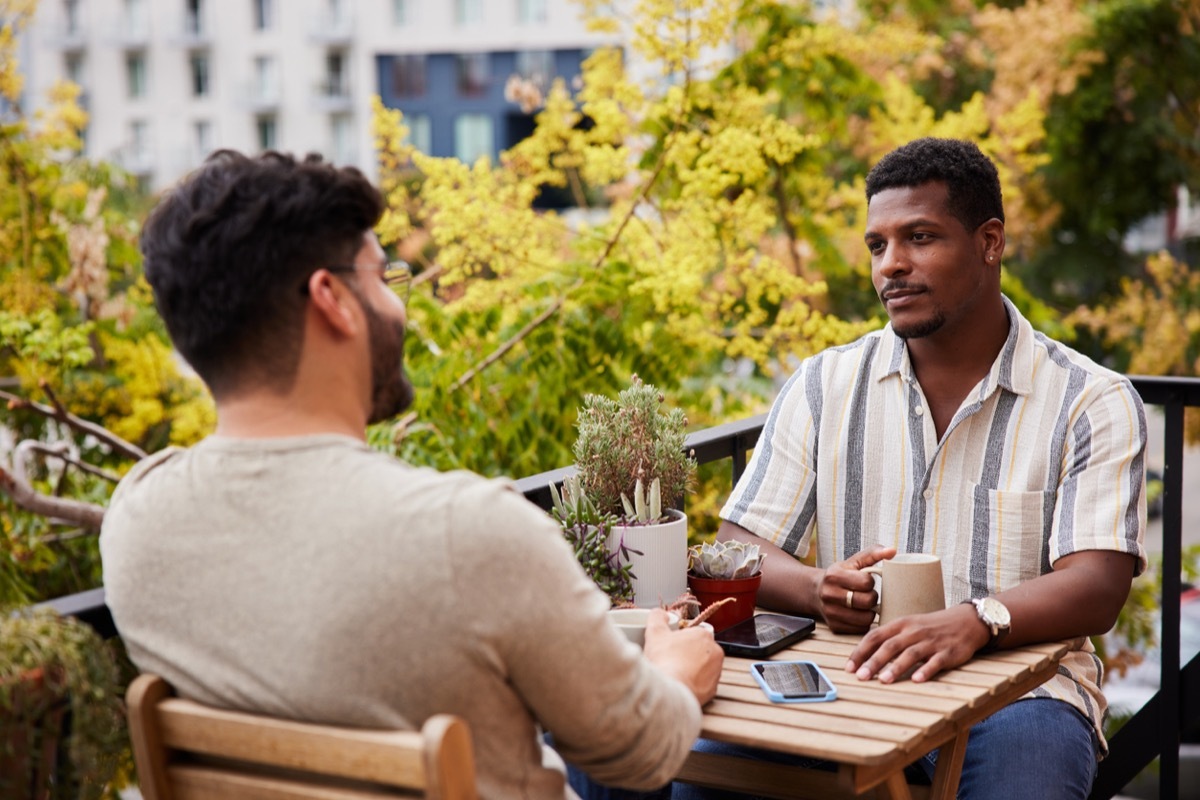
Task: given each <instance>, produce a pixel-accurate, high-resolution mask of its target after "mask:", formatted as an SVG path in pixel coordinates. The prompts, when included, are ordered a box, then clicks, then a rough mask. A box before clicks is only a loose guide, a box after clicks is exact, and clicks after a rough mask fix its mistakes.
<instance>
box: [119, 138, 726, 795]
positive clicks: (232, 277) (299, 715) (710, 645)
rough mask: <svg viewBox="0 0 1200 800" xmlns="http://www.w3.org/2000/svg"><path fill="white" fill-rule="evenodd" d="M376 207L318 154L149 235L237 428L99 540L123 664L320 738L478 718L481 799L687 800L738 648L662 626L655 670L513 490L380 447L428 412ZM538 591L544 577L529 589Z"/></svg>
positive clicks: (183, 454) (201, 192)
mask: <svg viewBox="0 0 1200 800" xmlns="http://www.w3.org/2000/svg"><path fill="white" fill-rule="evenodd" d="M382 212H383V199H382V197H381V196H380V194H379V192H378V191H377V190H376V189H375V188H374V187H373V186H371V184H370V183H369V182H368V181H367V180H366V178H364V177H363V175H362V174H361V173H359V172H358V171H357V170H355V169H353V168H343V169H335V168H334V167H332V166H330V165H328V164H324V163H322V162H321V160H320V158H319V157H316V156H310V157H309V158H308V159H306V160H304V161H303V162H297V161H296V160H294V159H292V158H291V157H289V156H284V155H280V154H277V153H266V154H264V155H262V156H260V157H258V158H254V159H251V158H247V157H245V156H243V155H240V154H238V153H234V152H231V151H222V152H219V153H216V154H214V155H213V156H212V157H211V158H210V159H209V160H208V161H207V162H206V163H205V165H204V166H202V167H201V168H200V169H199V170H198V171H197V172H196V173H195V174H193V175H191V176H189V177H188V178H187V179H185V180H184V181H183V182H182V183H181V184H180V185H179V186H178V187H177V188H175V189H174V190H172V191H171V192H169V193H168V194H167V195H166V197H165V198H164V199H163V200H162V201H161V202H160V203H159V204H158V206H157V207H156V208H155V210H154V211H153V212H152V213H151V215H150V217H149V219H148V220H147V222H146V224H145V227H144V228H143V231H142V237H141V246H142V252H143V254H144V257H145V270H146V277H147V279H148V280H149V282H150V284H151V286H152V287H153V289H154V296H155V301H156V303H157V305H158V309H159V311H160V313H161V314H162V317H163V319H164V320H165V321H166V325H167V329H168V331H169V332H170V335H171V338H172V340H173V341H174V343H175V346H176V348H177V349H178V350H179V352H180V353H181V354H182V355H183V357H184V358H186V359H187V360H188V362H189V363H190V364H191V365H192V366H193V367H194V368H195V369H196V371H197V372H198V373H199V375H200V376H201V378H203V380H204V381H205V383H206V384H207V385H208V387H209V389H210V390H211V391H212V395H213V398H214V399H215V401H216V405H217V412H218V419H219V422H218V425H217V430H216V433H215V434H214V435H213V436H210V437H208V438H207V439H205V440H204V441H202V442H200V443H199V444H197V445H196V446H194V447H192V448H190V449H186V450H185V449H179V448H171V449H168V450H166V451H163V452H161V453H157V454H155V455H153V456H151V457H149V458H147V459H145V460H144V461H142V462H141V463H139V464H138V465H137V466H136V467H135V468H134V469H133V470H131V471H130V473H129V474H128V475H127V476H126V477H125V478H124V480H123V481H122V482H121V485H120V486H119V487H118V489H117V491H116V493H115V494H114V496H113V500H112V504H111V506H110V508H109V510H108V513H107V515H106V518H105V521H104V528H103V531H102V533H101V538H100V547H101V554H102V556H103V560H104V578H105V588H106V591H107V601H108V605H109V607H110V609H111V611H112V614H113V618H114V620H115V622H116V624H117V628H118V629H119V631H120V633H121V635H122V637H123V638H124V641H125V643H126V645H127V647H128V650H129V654H130V656H131V657H132V658H133V660H134V662H135V663H136V664H137V665H138V667H139V668H140V669H142V670H145V671H148V672H155V673H158V674H159V675H162V676H163V677H164V678H166V679H167V680H168V681H169V682H170V683H172V684H173V685H174V686H175V688H176V690H177V691H178V692H179V694H181V695H182V696H184V697H190V698H193V699H196V700H199V701H201V702H204V703H208V704H211V705H216V706H224V707H230V708H238V709H246V710H252V711H259V712H264V713H267V714H270V715H274V716H281V717H289V718H294V719H301V720H312V721H317V722H326V723H341V724H346V725H354V726H364V727H379V728H417V727H419V726H420V725H421V724H422V723H423V722H424V721H425V719H427V718H428V717H429V716H431V715H432V714H435V713H439V712H449V713H453V714H458V715H460V716H462V717H464V718H465V719H466V720H467V722H468V723H469V724H470V727H471V731H472V736H473V739H474V743H475V750H476V761H477V767H478V776H479V790H480V794H481V796H482V797H485V798H513V797H526V798H555V800H562V798H565V797H572V796H573V795H572V794H571V790H570V789H569V788H568V787H567V785H566V778H565V769H564V766H563V762H562V760H561V759H559V758H558V756H557V755H556V754H555V753H554V752H553V751H550V750H548V749H546V748H544V747H543V745H542V736H543V731H546V732H549V733H551V734H553V738H554V741H555V744H556V746H557V749H558V752H559V753H561V754H562V755H563V756H564V757H565V758H567V759H569V760H570V761H571V762H572V763H573V764H575V765H576V766H578V767H579V768H581V769H582V770H584V771H585V772H587V773H588V774H590V775H591V776H592V777H593V778H594V779H595V780H597V781H599V782H602V783H606V784H612V785H618V786H627V787H633V788H637V789H646V788H652V787H655V786H660V785H662V784H664V783H666V782H667V781H668V780H669V779H670V778H671V776H672V775H673V774H675V772H676V771H678V769H679V768H680V766H681V765H682V762H683V759H684V758H685V757H686V755H687V753H688V750H689V748H690V747H691V745H692V743H693V741H694V740H695V737H696V735H697V733H698V732H699V727H700V705H701V704H702V703H704V702H706V701H707V700H709V699H711V698H712V696H713V695H714V693H715V691H716V684H717V679H718V676H719V673H720V667H721V651H720V648H719V647H717V645H716V644H715V643H714V642H713V639H712V634H711V633H709V632H706V631H704V630H701V629H693V630H685V631H678V632H672V631H670V630H669V629H668V628H667V625H666V617H665V615H664V614H663V613H662V612H661V611H659V612H657V614H656V616H655V617H654V619H653V620H652V622H651V625H650V626H649V627H648V628H647V630H646V645H645V650H644V652H643V651H639V650H638V649H637V648H636V647H634V646H633V645H632V644H630V643H629V642H628V641H626V640H625V639H624V637H623V636H622V634H621V633H620V632H619V631H618V630H617V629H616V628H615V627H614V626H613V625H611V624H610V623H609V621H608V619H607V614H606V612H607V609H608V606H609V602H608V598H607V597H606V596H605V595H604V594H603V593H602V592H600V591H599V590H598V589H597V588H596V587H595V586H594V585H593V584H592V583H591V581H590V580H589V579H588V578H587V576H586V575H585V574H584V572H583V570H582V569H581V568H580V567H579V565H578V564H577V563H576V561H575V559H574V556H573V554H572V552H571V549H570V547H569V546H568V545H567V544H566V542H565V541H564V540H563V538H562V535H561V533H560V531H559V529H558V526H557V525H556V524H554V523H553V522H552V521H551V520H550V519H549V517H548V516H547V515H546V514H545V513H543V512H542V511H541V510H540V509H537V508H536V507H534V506H532V505H530V504H529V503H528V502H526V501H525V499H524V498H523V497H521V496H520V495H518V494H517V493H515V492H514V491H512V489H511V486H510V485H509V484H507V483H506V482H502V481H489V480H485V479H483V478H480V477H478V476H476V475H473V474H470V473H467V472H454V473H439V472H436V471H434V470H431V469H418V468H414V467H411V466H409V465H407V464H404V463H402V462H400V461H397V460H396V459H394V458H391V457H389V456H386V455H383V454H381V453H378V452H375V451H373V450H371V449H370V448H369V447H368V446H367V445H366V442H365V434H364V428H365V426H366V425H367V424H368V423H369V422H373V421H378V420H382V419H385V418H387V417H390V416H392V415H394V414H396V413H397V412H399V411H402V410H403V409H404V408H405V407H407V406H408V405H409V403H410V402H411V401H412V398H413V388H412V385H411V383H410V382H409V380H408V377H407V376H406V375H405V372H404V366H403V345H404V330H405V324H406V316H405V308H404V303H403V301H402V300H401V299H400V298H399V297H398V296H397V294H396V293H395V292H394V291H393V289H392V288H391V287H389V285H388V284H389V281H390V280H392V278H393V277H395V276H396V274H397V272H396V271H395V270H394V269H392V266H391V265H389V264H388V262H387V257H386V255H385V253H384V251H383V249H382V248H381V247H380V245H379V242H378V241H377V240H376V238H375V235H374V234H373V233H372V232H371V229H372V228H373V227H374V225H375V224H376V223H377V222H378V221H379V218H380V216H381V214H382ZM533 576H536V580H531V578H532V577H533Z"/></svg>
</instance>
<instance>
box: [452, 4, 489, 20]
mask: <svg viewBox="0 0 1200 800" xmlns="http://www.w3.org/2000/svg"><path fill="white" fill-rule="evenodd" d="M454 22H455V24H456V25H478V24H479V23H481V22H483V0H454Z"/></svg>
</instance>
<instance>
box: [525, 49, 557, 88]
mask: <svg viewBox="0 0 1200 800" xmlns="http://www.w3.org/2000/svg"><path fill="white" fill-rule="evenodd" d="M517 74H518V75H520V76H521V77H522V78H524V79H525V80H527V81H529V82H530V83H532V84H534V85H535V86H537V87H538V88H539V89H541V90H542V91H545V90H546V89H548V88H549V87H550V81H551V79H553V78H554V53H552V52H550V51H549V50H518V51H517Z"/></svg>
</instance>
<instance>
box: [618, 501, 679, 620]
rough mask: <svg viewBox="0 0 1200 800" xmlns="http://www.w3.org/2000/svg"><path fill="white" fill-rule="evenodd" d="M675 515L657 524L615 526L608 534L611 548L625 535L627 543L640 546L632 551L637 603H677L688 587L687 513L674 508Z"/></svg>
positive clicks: (645, 605)
mask: <svg viewBox="0 0 1200 800" xmlns="http://www.w3.org/2000/svg"><path fill="white" fill-rule="evenodd" d="M667 513H668V514H669V515H670V516H671V519H670V521H668V522H660V523H657V524H655V525H634V526H632V527H624V526H620V525H618V526H615V527H614V528H613V529H612V531H611V532H610V533H609V535H608V549H609V551H615V550H616V549H617V545H618V543H619V542H620V541H621V540H622V537H623V538H624V542H625V546H626V547H628V548H630V549H631V550H640V551H641V555H638V554H637V553H630V554H629V555H630V557H631V559H632V560H631V561H630V564H631V565H632V567H633V574H634V576H635V577H634V579H633V603H634V605H636V606H638V607H639V608H654V607H655V606H661V605H664V604H666V603H673V602H675V601H676V600H677V599H679V596H680V595H682V594H683V593H684V592H686V591H687V566H688V555H687V548H688V537H687V515H686V514H684V513H683V512H682V511H676V510H675V509H671V510H669V511H668V512H667Z"/></svg>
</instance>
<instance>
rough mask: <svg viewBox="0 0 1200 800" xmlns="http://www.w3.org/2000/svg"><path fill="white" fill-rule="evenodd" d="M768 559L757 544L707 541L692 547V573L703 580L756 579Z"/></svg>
mask: <svg viewBox="0 0 1200 800" xmlns="http://www.w3.org/2000/svg"><path fill="white" fill-rule="evenodd" d="M765 558H766V555H765V554H760V553H759V552H758V545H756V544H746V543H745V542H739V541H737V540H733V541H728V542H705V543H704V544H697V545H692V546H691V547H689V548H688V572H690V573H691V574H692V575H695V576H696V577H699V578H718V579H722V580H730V579H738V578H752V577H754V576H755V575H757V574H758V572H759V570H761V569H762V562H763V559H765Z"/></svg>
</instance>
